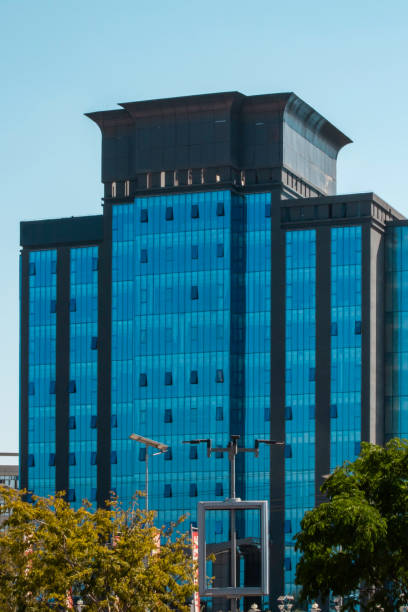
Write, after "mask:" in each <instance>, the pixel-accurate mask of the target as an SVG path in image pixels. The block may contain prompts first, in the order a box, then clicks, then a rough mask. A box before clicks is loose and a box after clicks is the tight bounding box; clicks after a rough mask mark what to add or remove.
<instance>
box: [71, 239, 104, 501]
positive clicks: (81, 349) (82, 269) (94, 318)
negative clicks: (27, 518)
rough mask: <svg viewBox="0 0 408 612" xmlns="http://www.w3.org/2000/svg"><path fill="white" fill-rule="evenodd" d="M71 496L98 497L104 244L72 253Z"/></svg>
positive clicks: (73, 497) (72, 250)
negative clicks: (100, 294)
mask: <svg viewBox="0 0 408 612" xmlns="http://www.w3.org/2000/svg"><path fill="white" fill-rule="evenodd" d="M70 280H71V282H70V302H69V311H70V313H69V314H70V331H69V336H70V374H69V389H68V391H69V419H68V428H69V455H68V466H69V485H68V487H69V488H68V498H69V499H70V501H71V502H72V503H73V505H74V506H80V505H81V503H82V500H83V499H84V498H86V499H88V500H89V501H95V500H96V479H97V465H96V463H97V461H96V450H97V377H98V372H97V368H98V247H83V248H76V249H71V252H70Z"/></svg>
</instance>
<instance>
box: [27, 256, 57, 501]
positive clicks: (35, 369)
mask: <svg viewBox="0 0 408 612" xmlns="http://www.w3.org/2000/svg"><path fill="white" fill-rule="evenodd" d="M28 261H29V263H28V285H29V288H28V302H29V306H28V310H29V313H28V329H29V333H28V478H27V483H28V486H27V488H28V490H31V491H34V492H35V493H36V494H37V495H48V494H49V493H50V492H54V491H55V392H56V380H55V379H56V370H55V364H56V310H57V301H56V300H57V296H56V291H57V289H56V288H57V283H56V278H57V276H56V271H57V252H56V251H55V250H48V251H32V252H31V253H30V254H29V260H28Z"/></svg>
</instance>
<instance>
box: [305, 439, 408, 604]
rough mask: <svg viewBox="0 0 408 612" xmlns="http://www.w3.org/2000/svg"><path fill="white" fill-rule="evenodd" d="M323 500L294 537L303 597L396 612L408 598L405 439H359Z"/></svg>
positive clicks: (325, 487) (329, 481)
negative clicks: (352, 455) (381, 443)
mask: <svg viewBox="0 0 408 612" xmlns="http://www.w3.org/2000/svg"><path fill="white" fill-rule="evenodd" d="M322 491H323V492H324V493H325V494H326V496H327V499H328V501H327V503H323V504H321V505H320V506H318V507H316V508H314V509H313V510H312V511H310V512H308V513H306V514H305V516H304V518H303V520H302V522H301V531H300V532H299V533H298V534H297V535H296V536H295V540H296V549H297V550H298V551H300V552H301V554H302V557H301V559H300V561H299V563H298V565H297V571H296V581H297V583H298V584H300V585H301V586H302V589H301V597H302V599H303V600H306V599H313V598H317V597H318V596H319V595H320V596H322V597H323V598H328V597H329V596H330V594H331V593H333V594H335V595H338V596H340V597H343V598H344V599H343V609H344V610H357V609H358V608H357V605H358V604H359V605H360V608H359V609H360V610H364V611H365V610H377V611H378V609H379V608H382V609H383V610H385V611H390V612H391V611H392V612H394V611H395V610H398V609H399V607H400V606H401V605H406V604H407V603H408V441H406V440H399V439H393V440H391V441H390V442H388V443H387V444H386V446H385V447H381V446H376V445H374V444H368V443H363V444H362V451H361V454H360V456H359V457H358V458H357V459H356V461H354V462H353V463H350V462H346V463H344V465H343V466H342V467H339V468H337V469H336V470H335V471H334V472H333V474H332V475H331V476H330V477H329V478H328V479H327V480H326V482H325V483H324V485H323V487H322Z"/></svg>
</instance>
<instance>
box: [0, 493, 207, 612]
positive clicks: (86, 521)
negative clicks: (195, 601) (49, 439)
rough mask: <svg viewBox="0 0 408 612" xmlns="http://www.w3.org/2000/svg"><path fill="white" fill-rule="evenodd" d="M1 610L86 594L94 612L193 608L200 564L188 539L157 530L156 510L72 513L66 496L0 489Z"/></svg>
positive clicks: (172, 531)
mask: <svg viewBox="0 0 408 612" xmlns="http://www.w3.org/2000/svg"><path fill="white" fill-rule="evenodd" d="M0 499H1V504H0V514H3V515H4V514H5V513H6V512H7V511H11V516H10V518H8V519H7V520H6V521H5V523H4V524H3V530H2V532H1V533H0V559H1V562H0V610H2V611H3V610H4V611H8V610H10V611H13V612H15V611H17V612H20V611H23V610H27V611H35V610H44V609H45V608H48V606H49V605H50V603H51V604H52V602H54V605H55V606H57V604H59V605H61V606H63V607H64V608H65V607H66V606H67V596H68V594H69V593H72V595H73V596H80V597H81V598H82V599H83V601H84V603H85V604H86V608H85V610H86V611H87V612H88V611H89V612H97V611H98V612H101V611H115V612H146V610H149V609H150V610H160V611H161V610H163V611H166V610H174V609H177V610H181V611H187V610H189V606H188V601H189V600H190V598H191V597H192V595H193V593H194V569H195V567H194V563H193V561H192V559H191V547H190V543H189V541H188V538H187V536H186V534H184V535H183V534H180V533H178V532H176V529H177V527H178V524H179V523H180V522H181V520H182V519H181V520H180V521H179V523H177V524H173V525H172V528H171V529H170V530H169V531H165V530H164V528H161V529H157V528H156V527H154V525H153V520H154V516H155V515H154V512H149V513H146V512H145V511H142V510H140V509H139V508H138V506H137V504H136V503H135V504H134V505H133V507H132V508H131V509H130V510H128V511H125V510H123V509H122V508H121V506H120V505H119V504H118V503H117V502H112V504H110V505H109V506H108V508H107V509H98V510H92V509H91V508H90V505H89V504H87V503H84V505H83V506H82V507H81V508H79V509H74V508H72V507H71V506H70V505H69V504H68V503H67V502H66V501H65V500H64V498H63V496H62V495H57V496H55V497H49V498H39V497H34V498H33V501H34V503H27V502H26V501H24V498H23V494H22V493H21V492H18V491H14V490H10V489H6V488H0Z"/></svg>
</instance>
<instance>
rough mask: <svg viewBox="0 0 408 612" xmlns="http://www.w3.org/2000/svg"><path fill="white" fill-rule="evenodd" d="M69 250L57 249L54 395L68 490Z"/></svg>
mask: <svg viewBox="0 0 408 612" xmlns="http://www.w3.org/2000/svg"><path fill="white" fill-rule="evenodd" d="M70 268H71V266H70V249H69V247H61V248H59V249H58V251H57V331H56V367H55V369H56V374H55V379H56V397H55V411H56V414H55V431H56V439H55V454H56V460H55V489H56V491H67V490H68V449H69V431H68V417H69V395H68V384H69V298H70Z"/></svg>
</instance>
